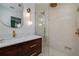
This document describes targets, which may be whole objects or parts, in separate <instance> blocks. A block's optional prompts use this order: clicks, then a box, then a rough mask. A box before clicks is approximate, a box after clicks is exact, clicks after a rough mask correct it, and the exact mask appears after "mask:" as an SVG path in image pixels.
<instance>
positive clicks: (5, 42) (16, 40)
mask: <svg viewBox="0 0 79 59" xmlns="http://www.w3.org/2000/svg"><path fill="white" fill-rule="evenodd" d="M37 38H42V37H41V36H38V35H28V36H26V37H22V38H12V39H3V40H1V41H0V48H3V47H7V46H10V45H14V44H18V43H22V42H26V41H30V40H34V39H37Z"/></svg>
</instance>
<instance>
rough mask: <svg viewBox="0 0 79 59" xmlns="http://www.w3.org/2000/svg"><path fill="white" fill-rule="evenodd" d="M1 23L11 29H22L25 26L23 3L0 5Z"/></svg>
mask: <svg viewBox="0 0 79 59" xmlns="http://www.w3.org/2000/svg"><path fill="white" fill-rule="evenodd" d="M0 23H2V24H4V25H5V26H7V27H10V28H20V27H22V25H23V4H22V3H0Z"/></svg>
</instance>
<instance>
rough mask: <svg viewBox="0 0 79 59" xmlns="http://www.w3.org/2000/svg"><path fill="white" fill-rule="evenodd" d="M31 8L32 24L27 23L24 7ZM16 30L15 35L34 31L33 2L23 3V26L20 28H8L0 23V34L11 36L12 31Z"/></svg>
mask: <svg viewBox="0 0 79 59" xmlns="http://www.w3.org/2000/svg"><path fill="white" fill-rule="evenodd" d="M27 8H31V19H32V21H33V24H32V25H31V26H29V25H27V18H26V9H27ZM13 30H15V31H16V35H17V36H18V35H24V34H34V32H35V7H34V4H24V9H23V26H22V28H18V29H17V28H16V29H13V28H8V27H6V26H4V25H3V24H1V23H0V36H3V37H7V36H10V37H11V36H12V31H13Z"/></svg>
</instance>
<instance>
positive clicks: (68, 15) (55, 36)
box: [48, 3, 76, 55]
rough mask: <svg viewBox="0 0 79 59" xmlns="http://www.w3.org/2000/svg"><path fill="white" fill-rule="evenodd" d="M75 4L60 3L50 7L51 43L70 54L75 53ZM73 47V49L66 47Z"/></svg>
mask: <svg viewBox="0 0 79 59" xmlns="http://www.w3.org/2000/svg"><path fill="white" fill-rule="evenodd" d="M75 12H76V7H75V4H65V3H64V4H58V6H57V7H56V8H51V7H49V17H48V18H49V19H48V20H49V23H48V24H49V44H50V46H51V47H52V48H55V49H58V50H60V51H62V52H65V53H67V54H68V55H73V54H75V53H74V52H75V51H76V50H75V48H76V46H75V45H76V42H75V29H76V28H75ZM65 47H69V48H72V49H71V50H69V49H67V48H65Z"/></svg>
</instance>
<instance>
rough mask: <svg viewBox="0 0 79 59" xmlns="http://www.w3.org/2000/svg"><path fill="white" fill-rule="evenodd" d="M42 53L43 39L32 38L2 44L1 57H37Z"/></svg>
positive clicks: (6, 41)
mask: <svg viewBox="0 0 79 59" xmlns="http://www.w3.org/2000/svg"><path fill="white" fill-rule="evenodd" d="M41 52H42V38H41V37H40V36H32V37H27V38H22V39H14V40H13V41H12V40H5V41H4V42H2V43H0V56H37V55H39V54H40V53H41Z"/></svg>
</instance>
